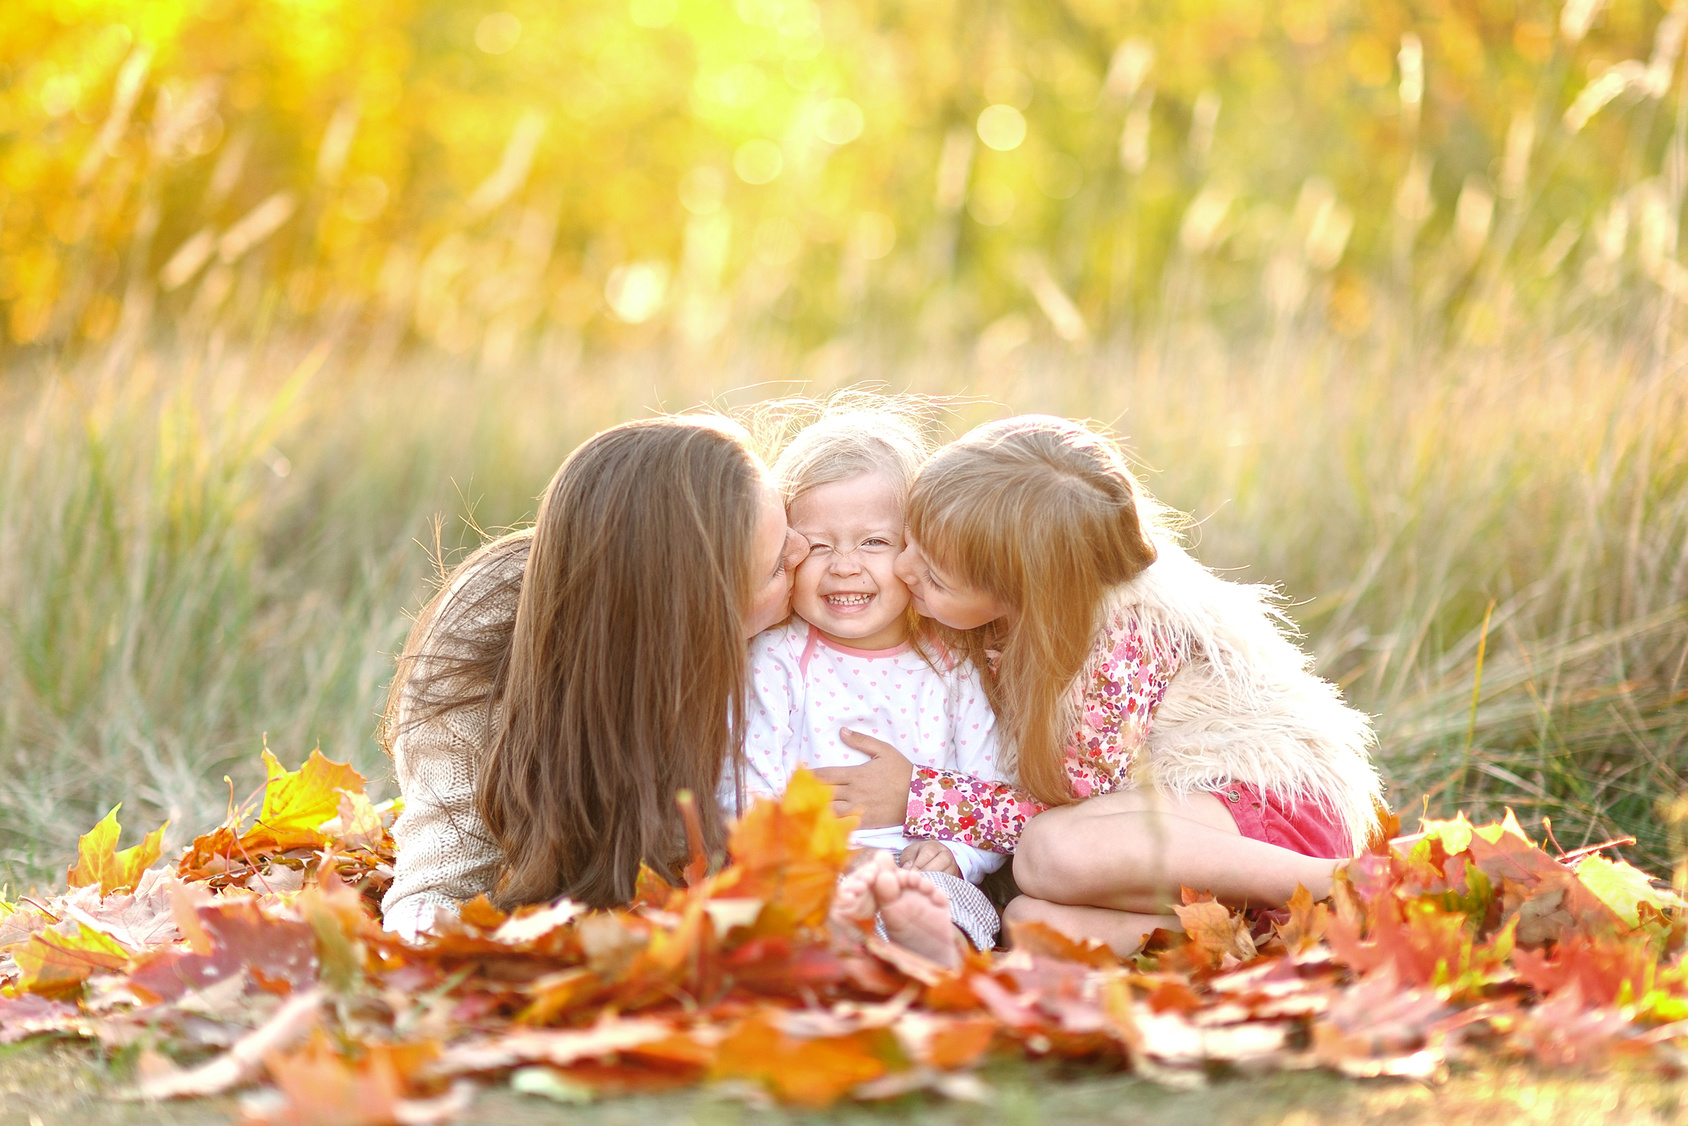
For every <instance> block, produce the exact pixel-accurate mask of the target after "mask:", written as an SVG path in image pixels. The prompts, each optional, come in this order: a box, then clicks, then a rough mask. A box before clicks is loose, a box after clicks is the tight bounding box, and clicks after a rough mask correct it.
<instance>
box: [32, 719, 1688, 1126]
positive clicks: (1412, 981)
mask: <svg viewBox="0 0 1688 1126" xmlns="http://www.w3.org/2000/svg"><path fill="white" fill-rule="evenodd" d="M265 761H266V765H267V767H268V771H269V780H268V782H267V784H266V786H265V787H264V789H263V791H262V801H261V805H259V806H258V808H257V816H256V818H255V820H254V821H253V822H252V824H251V825H250V826H249V827H243V826H245V822H246V817H247V816H248V815H249V814H250V813H251V812H252V811H251V809H250V807H249V808H247V809H245V810H241V811H237V812H235V813H233V814H231V816H230V818H229V820H228V822H227V823H226V824H224V825H223V826H221V827H220V828H218V829H217V830H215V831H214V832H212V833H209V834H207V835H205V836H202V837H199V838H198V839H197V840H195V841H194V842H193V844H192V846H191V847H190V848H189V849H188V850H187V851H186V853H185V854H184V855H183V856H182V857H181V859H180V860H179V861H178V862H177V863H176V864H175V865H174V866H173V867H165V868H154V867H152V865H153V863H154V862H155V861H156V860H157V859H158V858H159V853H160V841H161V837H162V832H163V831H162V830H159V831H158V832H154V833H152V834H150V835H148V836H147V837H146V839H145V840H144V841H143V842H142V843H141V844H139V845H137V846H135V847H134V848H130V849H126V850H124V851H121V852H119V851H117V850H116V848H115V846H116V843H117V836H118V825H117V821H116V818H115V814H116V812H117V811H116V810H115V809H114V810H113V811H112V813H111V814H110V815H108V816H107V817H106V818H105V820H103V821H101V822H100V824H99V825H97V826H95V828H94V829H93V831H91V832H90V833H89V834H88V835H87V836H85V837H83V839H82V845H81V849H80V851H79V856H78V859H77V864H76V866H75V867H74V868H72V869H71V870H70V874H69V885H70V890H69V891H68V892H67V893H66V894H64V895H60V896H53V897H50V898H48V897H40V898H37V897H27V896H26V897H20V898H19V899H18V900H17V901H16V902H15V903H11V902H5V901H3V900H0V1043H4V1042H9V1041H15V1040H20V1039H23V1038H26V1037H31V1036H47V1035H55V1036H72V1037H83V1038H87V1039H90V1040H94V1041H97V1042H98V1043H99V1044H100V1045H101V1046H102V1047H103V1048H104V1049H106V1050H107V1051H111V1052H117V1051H120V1050H125V1049H128V1050H130V1054H131V1055H132V1057H133V1058H135V1059H136V1060H137V1061H138V1063H137V1066H136V1068H135V1076H134V1080H133V1088H132V1090H131V1091H130V1092H128V1093H129V1094H131V1095H132V1096H133V1097H138V1098H153V1099H162V1098H178V1097H193V1096H203V1095H212V1094H220V1093H223V1092H227V1091H231V1090H235V1089H237V1088H239V1089H244V1090H245V1091H246V1092H247V1093H246V1094H245V1095H244V1096H243V1107H244V1109H245V1112H246V1114H247V1116H248V1118H249V1119H250V1120H253V1121H266V1122H278V1123H279V1122H317V1121H330V1120H331V1121H337V1122H367V1123H393V1122H405V1123H422V1122H430V1121H445V1120H449V1119H450V1118H451V1117H452V1116H453V1115H455V1114H457V1113H458V1112H459V1111H461V1110H462V1109H464V1107H466V1106H467V1105H468V1103H469V1102H470V1101H471V1099H472V1098H473V1093H474V1090H475V1089H476V1086H477V1085H479V1084H486V1083H495V1082H508V1083H509V1084H511V1085H512V1086H514V1087H515V1088H516V1089H517V1090H521V1091H526V1092H530V1093H533V1094H540V1095H548V1096H551V1097H553V1098H557V1099H562V1100H570V1101H573V1100H585V1099H588V1098H592V1097H595V1096H599V1095H606V1094H615V1093H621V1092H628V1091H650V1090H661V1089H668V1088H676V1087H685V1086H690V1085H694V1084H700V1083H710V1084H713V1085H715V1086H716V1088H717V1089H723V1090H726V1091H728V1092H737V1093H741V1094H743V1095H746V1096H747V1097H753V1098H762V1097H766V1096H768V1095H772V1096H773V1097H775V1098H777V1099H780V1100H783V1101H786V1102H790V1103H795V1104H799V1105H808V1106H820V1105H825V1104H827V1103H830V1102H833V1101H834V1100H837V1099H839V1098H844V1097H853V1098H858V1099H874V1098H888V1097H894V1096H897V1095H901V1094H904V1093H906V1092H910V1091H916V1090H929V1091H935V1092H938V1093H941V1094H944V1095H947V1096H950V1097H955V1098H983V1097H986V1095H987V1094H988V1088H987V1086H986V1084H985V1082H984V1081H983V1080H981V1079H980V1078H979V1077H978V1075H977V1074H976V1068H977V1067H978V1066H979V1065H980V1064H982V1063H984V1062H985V1061H986V1060H988V1059H989V1058H990V1057H991V1056H993V1055H999V1054H1003V1053H1018V1054H1023V1055H1026V1056H1038V1057H1058V1058H1064V1059H1074V1060H1083V1061H1089V1062H1090V1063H1092V1064H1094V1065H1098V1066H1115V1067H1128V1068H1132V1069H1135V1070H1137V1071H1138V1072H1140V1073H1143V1074H1147V1075H1149V1076H1151V1077H1154V1078H1157V1079H1160V1080H1163V1081H1166V1082H1170V1083H1174V1084H1195V1083H1200V1082H1202V1081H1203V1080H1204V1079H1205V1078H1207V1077H1209V1076H1212V1075H1216V1074H1220V1073H1222V1072H1224V1071H1225V1070H1227V1069H1243V1070H1260V1069H1268V1068H1301V1067H1327V1068H1333V1069H1336V1070H1339V1071H1341V1072H1343V1073H1346V1074H1350V1075H1356V1076H1376V1075H1402V1076H1415V1077H1421V1078H1428V1077H1434V1076H1436V1075H1437V1074H1439V1073H1441V1072H1443V1071H1444V1070H1445V1069H1446V1067H1447V1065H1448V1062H1449V1061H1450V1060H1457V1059H1461V1058H1474V1057H1477V1058H1496V1057H1525V1058H1533V1059H1536V1060H1539V1061H1542V1062H1544V1063H1548V1064H1551V1065H1561V1064H1577V1065H1582V1066H1602V1065H1606V1064H1608V1063H1611V1062H1614V1061H1616V1060H1619V1059H1626V1058H1627V1059H1633V1060H1636V1061H1639V1062H1642V1063H1644V1064H1649V1065H1652V1066H1663V1067H1667V1068H1673V1069H1675V1068H1683V1067H1688V1054H1685V1052H1684V1049H1685V1048H1688V965H1685V963H1684V961H1683V958H1682V951H1683V946H1684V932H1685V927H1688V905H1684V904H1683V903H1682V902H1681V901H1680V900H1678V899H1677V898H1676V897H1675V896H1674V895H1673V894H1672V893H1670V892H1669V891H1666V890H1662V889H1660V888H1659V887H1657V886H1656V885H1655V884H1654V882H1652V881H1650V880H1649V879H1648V878H1647V877H1646V876H1645V875H1643V874H1642V873H1641V872H1639V871H1637V870H1636V869H1634V868H1632V867H1630V866H1629V865H1627V864H1625V863H1623V862H1622V861H1618V860H1610V859H1607V858H1606V857H1604V856H1602V855H1599V854H1598V852H1596V853H1590V854H1586V855H1583V856H1580V857H1578V856H1567V857H1562V858H1559V859H1555V858H1554V857H1551V856H1549V855H1548V854H1547V853H1546V852H1544V851H1543V850H1542V849H1540V848H1538V847H1537V846H1535V845H1534V844H1532V843H1531V842H1530V841H1529V840H1528V839H1527V838H1526V837H1525V835H1524V833H1523V831H1522V830H1521V829H1520V828H1519V826H1518V824H1517V822H1516V821H1515V820H1513V819H1512V818H1511V817H1510V815H1509V816H1508V818H1507V820H1506V822H1505V823H1504V824H1500V825H1489V826H1483V827H1475V828H1474V827H1473V826H1471V825H1469V824H1467V823H1466V822H1465V821H1464V820H1463V819H1460V820H1455V821H1448V822H1426V823H1425V825H1424V826H1423V831H1422V833H1421V835H1420V836H1418V837H1416V838H1411V839H1404V840H1398V841H1396V842H1395V843H1394V844H1393V846H1392V847H1390V848H1389V849H1388V850H1387V852H1386V853H1378V854H1370V855H1366V856H1363V857H1361V858H1360V859H1359V860H1357V861H1355V862H1353V863H1352V864H1350V865H1349V866H1348V868H1347V870H1346V874H1345V876H1344V877H1343V878H1341V879H1339V880H1338V883H1337V888H1336V894H1335V895H1334V896H1333V898H1332V899H1331V900H1330V901H1329V902H1328V903H1314V902H1312V901H1311V898H1310V897H1308V896H1307V895H1306V894H1305V893H1303V894H1301V895H1299V896H1298V897H1297V899H1296V900H1295V901H1294V902H1293V903H1292V904H1291V905H1290V908H1289V909H1288V910H1287V911H1282V912H1276V913H1259V912H1252V913H1248V914H1239V913H1233V912H1231V911H1229V910H1227V909H1226V908H1225V907H1224V906H1222V905H1220V904H1218V903H1215V902H1213V901H1212V900H1211V899H1209V898H1207V897H1205V896H1198V895H1191V894H1187V895H1186V903H1185V904H1184V906H1183V907H1181V908H1179V911H1178V913H1179V916H1180V918H1181V920H1182V922H1183V925H1184V929H1185V932H1186V934H1179V935H1172V934H1166V933H1161V932H1157V934H1156V935H1155V936H1154V938H1153V939H1152V941H1151V942H1150V944H1149V946H1148V950H1149V951H1150V952H1149V953H1147V954H1144V955H1141V956H1139V957H1137V958H1136V959H1133V960H1131V961H1129V962H1125V963H1121V962H1120V961H1119V960H1118V959H1116V958H1114V957H1113V956H1112V955H1111V954H1109V953H1108V952H1107V951H1105V950H1103V949H1101V948H1098V947H1094V946H1079V945H1076V944H1074V943H1072V942H1070V941H1068V940H1066V939H1064V938H1062V937H1060V936H1059V935H1056V934H1055V933H1054V932H1052V931H1049V930H1045V929H1041V928H1031V929H1022V930H1019V931H1017V932H1016V933H1015V935H1014V936H1013V937H1014V948H1013V950H1011V951H1009V952H1006V953H998V954H994V955H976V956H973V957H970V958H969V959H968V960H967V962H966V964H965V965H964V966H962V967H961V968H960V969H959V970H955V971H948V970H942V969H939V968H938V967H936V966H934V965H932V964H930V963H928V962H925V961H923V960H922V959H920V958H918V957H915V956H913V955H910V954H908V953H907V952H904V951H902V950H901V949H900V948H897V947H893V946H890V945H888V944H886V943H884V942H882V941H881V940H879V939H877V938H875V937H874V936H873V935H871V934H864V933H856V932H854V931H851V932H848V933H842V932H840V931H838V930H836V929H832V928H829V926H828V924H827V922H826V911H827V906H828V902H829V900H830V898H831V895H832V891H833V887H834V884H835V881H836V878H837V875H838V873H839V871H840V870H841V869H842V868H843V867H844V865H845V862H846V857H847V854H848V850H849V840H848V830H849V826H848V824H846V823H843V822H841V821H839V820H838V819H837V818H835V817H834V816H833V815H832V814H831V812H830V811H829V808H828V793H827V791H826V788H825V787H823V786H822V785H820V784H819V783H818V782H816V781H814V780H813V779H812V778H810V777H809V776H807V775H801V774H800V775H799V776H798V777H797V778H796V779H794V781H793V783H792V785H791V788H790V790H789V791H788V792H787V794H786V796H785V797H784V799H783V800H782V801H781V802H780V803H779V804H777V805H776V804H774V803H772V802H764V803H762V804H760V805H758V806H757V807H756V808H755V809H753V810H752V811H751V812H750V813H749V814H748V815H747V816H746V817H745V818H744V819H743V820H742V821H740V822H739V823H738V825H737V826H736V827H735V829H734V831H733V835H732V839H731V846H730V847H731V855H732V863H731V864H730V865H729V866H727V867H726V868H724V869H722V870H720V871H719V872H717V873H715V874H714V875H710V874H709V873H708V871H707V869H706V866H705V865H704V863H703V862H702V861H701V860H700V861H698V862H697V863H695V864H694V866H693V868H692V869H691V870H689V871H688V872H687V873H686V886H684V887H680V888H675V887H671V886H669V885H668V884H666V883H664V882H662V881H661V880H659V879H656V878H655V877H654V876H650V875H647V877H646V878H645V879H644V880H643V881H642V883H641V888H640V894H639V896H638V899H637V901H636V902H635V903H634V904H633V905H631V906H630V907H628V908H627V909H626V910H620V911H607V912H605V911H594V912H588V911H584V910H582V909H581V908H580V907H578V906H577V905H575V904H572V903H569V902H567V901H563V902H560V903H557V904H555V905H552V906H549V907H543V908H537V909H528V910H524V911H522V912H519V913H517V914H515V915H505V914H503V913H501V912H499V911H497V910H495V909H494V908H492V907H491V906H490V905H488V904H487V903H486V902H485V901H484V900H477V901H475V902H473V903H470V904H468V905H467V907H466V908H465V910H464V911H463V914H462V919H461V921H460V922H456V923H453V924H451V925H449V926H447V927H445V928H444V929H443V930H441V932H440V933H438V934H437V935H434V936H432V937H429V938H427V939H426V940H425V941H422V942H418V943H411V942H406V941H403V940H400V939H398V938H396V937H394V936H392V935H389V934H387V933H385V932H383V931H382V929H381V925H380V921H379V918H378V916H377V913H376V910H375V904H376V903H378V901H379V898H380V894H381V892H382V890H383V889H384V888H385V886H386V884H387V882H388V881H389V880H390V878H391V862H392V839H391V837H390V835H389V827H390V824H391V819H392V817H393V815H394V810H393V808H392V807H391V803H389V805H387V806H375V805H372V804H371V802H370V801H369V799H368V798H367V797H366V796H365V795H364V789H363V779H362V778H361V777H360V776H359V775H358V774H357V773H356V772H354V771H353V770H351V768H350V767H348V766H344V765H340V764H336V763H332V762H330V761H328V760H327V759H325V758H323V757H322V756H321V755H320V754H315V753H313V754H312V756H311V758H310V760H309V761H308V762H306V763H305V764H304V765H303V766H302V767H301V768H300V769H299V770H297V771H287V770H285V769H283V768H282V767H281V765H280V764H279V763H277V762H276V760H275V759H274V758H273V757H271V756H270V755H269V754H268V752H265ZM256 800H257V799H256V798H255V799H254V804H255V803H256Z"/></svg>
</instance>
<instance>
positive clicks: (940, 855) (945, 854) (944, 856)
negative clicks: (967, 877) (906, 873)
mask: <svg viewBox="0 0 1688 1126" xmlns="http://www.w3.org/2000/svg"><path fill="white" fill-rule="evenodd" d="M898 863H900V864H901V865H902V866H903V867H904V868H914V869H916V870H918V871H923V872H948V873H949V874H950V875H952V876H957V877H959V876H960V875H961V865H959V864H957V863H956V862H955V854H954V853H952V852H951V851H950V850H949V849H947V848H945V847H944V846H943V845H941V844H939V843H938V842H937V841H915V842H914V843H913V844H911V845H909V846H908V847H907V848H905V849H903V855H902V858H901V860H899V861H898Z"/></svg>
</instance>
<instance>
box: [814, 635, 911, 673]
mask: <svg viewBox="0 0 1688 1126" xmlns="http://www.w3.org/2000/svg"><path fill="white" fill-rule="evenodd" d="M806 624H809V623H806ZM822 645H824V646H826V647H827V648H828V649H831V650H832V651H833V652H835V653H842V654H844V655H845V656H846V657H863V658H866V659H867V660H870V661H882V660H886V659H889V658H891V657H900V656H902V655H903V654H904V653H907V652H908V651H909V648H910V646H909V643H908V642H907V641H905V642H903V643H902V644H901V645H896V646H893V647H892V648H890V649H852V648H850V647H849V646H848V645H840V644H838V642H836V641H833V640H831V639H829V638H828V637H827V636H826V635H825V634H823V633H822V632H821V631H820V630H818V629H816V628H815V627H814V625H813V624H809V637H808V640H806V641H805V642H804V643H803V655H802V656H801V657H799V658H798V659H797V668H798V670H799V671H800V672H802V673H804V674H805V675H807V674H808V671H809V662H810V661H811V660H813V659H814V656H815V650H816V649H817V648H819V647H820V646H822Z"/></svg>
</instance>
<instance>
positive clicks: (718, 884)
mask: <svg viewBox="0 0 1688 1126" xmlns="http://www.w3.org/2000/svg"><path fill="white" fill-rule="evenodd" d="M856 821H857V819H856V818H854V817H839V816H837V815H836V814H834V813H833V812H832V787H830V786H828V785H826V784H825V783H823V782H821V781H820V780H819V779H818V778H816V777H815V776H814V775H813V774H811V773H809V772H808V771H807V770H799V771H797V773H795V774H793V775H792V777H791V783H790V785H788V786H787V787H786V790H785V794H784V795H783V796H782V797H781V798H780V800H779V801H778V802H773V801H758V802H757V803H756V804H755V805H753V806H751V808H750V810H749V812H747V813H746V814H745V815H744V816H743V817H741V818H740V819H739V821H738V823H737V824H735V825H734V826H733V828H732V832H731V834H730V836H729V838H728V842H727V850H728V852H729V853H731V854H732V858H733V863H732V865H731V866H729V867H728V868H727V869H725V870H724V871H723V872H721V874H720V875H718V876H716V877H715V879H714V880H713V881H712V882H711V887H710V893H711V895H713V896H716V897H721V896H737V897H742V898H748V899H761V900H763V901H764V902H765V903H767V904H768V905H769V906H770V907H773V908H774V909H775V910H774V911H773V912H769V913H767V914H765V915H764V918H767V917H770V916H775V917H778V916H783V917H785V918H787V919H789V920H791V922H792V923H793V924H795V925H797V926H818V925H820V923H821V921H822V920H823V919H825V918H826V909H827V907H828V905H830V904H831V903H832V893H833V891H834V889H835V888H836V887H837V884H838V874H839V873H840V872H842V871H843V870H844V865H845V862H846V860H847V859H848V858H849V855H850V832H851V831H852V830H853V829H855V827H856Z"/></svg>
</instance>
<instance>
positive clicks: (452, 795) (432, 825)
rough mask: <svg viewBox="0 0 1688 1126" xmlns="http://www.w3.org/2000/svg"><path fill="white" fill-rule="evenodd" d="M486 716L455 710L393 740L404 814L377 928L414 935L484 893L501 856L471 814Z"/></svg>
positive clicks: (395, 827) (398, 824) (396, 834)
mask: <svg viewBox="0 0 1688 1126" xmlns="http://www.w3.org/2000/svg"><path fill="white" fill-rule="evenodd" d="M484 716H485V713H484V712H481V711H480V710H479V709H472V708H460V709H458V710H456V711H453V712H447V713H446V714H445V715H442V716H439V717H437V718H435V719H432V720H429V721H427V722H424V723H420V724H417V725H416V726H415V727H412V728H411V729H410V730H408V731H402V732H400V734H399V735H398V737H397V738H396V739H395V740H394V742H393V759H394V766H395V767H396V770H397V774H398V781H399V789H400V791H401V792H402V793H403V795H404V812H402V813H400V814H399V818H398V821H397V822H396V823H395V824H394V825H393V843H394V845H395V846H396V848H397V855H396V856H395V857H394V860H393V883H392V886H391V887H389V888H388V889H387V894H386V897H385V898H384V899H383V900H382V902H381V913H382V924H383V926H385V927H386V929H388V930H390V931H396V932H397V933H399V934H402V935H405V936H407V937H414V936H415V935H416V934H418V933H419V932H421V931H425V930H428V929H429V928H430V927H431V925H432V923H433V919H434V915H435V913H436V912H437V911H449V912H453V913H455V912H456V910H457V908H458V906H459V905H460V904H462V903H464V902H466V901H468V900H470V899H473V898H474V897H475V896H477V895H481V894H483V893H490V892H491V891H492V890H493V888H494V886H495V884H496V882H497V879H498V869H499V865H500V864H501V862H502V861H503V858H504V854H503V852H502V851H501V850H500V849H499V847H498V845H497V844H496V843H494V841H493V839H492V834H491V833H490V832H488V831H487V828H486V825H485V824H484V823H483V822H482V821H481V817H480V814H479V813H477V812H476V810H475V764H476V762H477V761H478V755H479V748H480V744H481V742H482V740H483V737H484V736H483V732H484V730H485V720H484Z"/></svg>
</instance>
